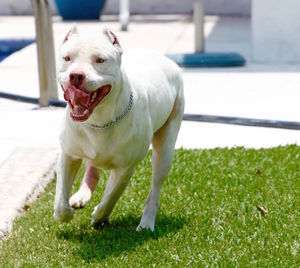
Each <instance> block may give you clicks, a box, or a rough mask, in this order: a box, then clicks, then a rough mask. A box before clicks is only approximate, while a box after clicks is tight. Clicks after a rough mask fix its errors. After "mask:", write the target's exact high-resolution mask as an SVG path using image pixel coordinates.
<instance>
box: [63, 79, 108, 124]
mask: <svg viewBox="0 0 300 268" xmlns="http://www.w3.org/2000/svg"><path fill="white" fill-rule="evenodd" d="M62 89H63V91H64V98H65V100H66V101H67V102H68V104H69V106H70V108H71V112H70V116H71V118H72V120H74V121H85V120H87V119H88V118H89V116H90V115H91V114H92V112H93V110H94V109H95V107H96V106H97V105H98V104H99V103H100V102H101V101H102V100H103V99H104V98H105V96H107V95H108V93H109V92H110V90H111V85H105V86H102V87H100V88H98V89H97V90H95V91H92V92H89V91H87V90H85V89H80V88H76V87H75V86H72V85H70V86H69V87H67V88H66V89H64V87H62Z"/></svg>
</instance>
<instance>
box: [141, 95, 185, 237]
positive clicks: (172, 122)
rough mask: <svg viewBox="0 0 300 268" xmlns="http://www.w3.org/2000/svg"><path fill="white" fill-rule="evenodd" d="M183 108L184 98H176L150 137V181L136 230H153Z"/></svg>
mask: <svg viewBox="0 0 300 268" xmlns="http://www.w3.org/2000/svg"><path fill="white" fill-rule="evenodd" d="M183 110H184V99H183V97H182V98H177V100H176V102H175V104H174V107H173V111H172V113H171V115H170V116H169V119H168V120H167V122H166V123H165V124H164V125H163V127H161V128H160V129H159V130H158V131H157V132H155V133H154V136H153V139H152V147H153V154H152V183H151V190H150V192H149V195H148V198H147V201H146V206H145V208H144V212H143V216H142V219H141V222H140V224H139V226H138V227H137V228H136V230H137V231H140V230H142V229H150V230H151V231H154V224H155V217H156V214H157V210H158V205H159V195H160V190H161V188H162V183H163V181H164V179H165V177H166V176H167V175H168V173H169V171H170V169H171V166H172V162H173V156H174V150H175V143H176V139H177V135H178V132H179V128H180V125H181V120H182V116H183Z"/></svg>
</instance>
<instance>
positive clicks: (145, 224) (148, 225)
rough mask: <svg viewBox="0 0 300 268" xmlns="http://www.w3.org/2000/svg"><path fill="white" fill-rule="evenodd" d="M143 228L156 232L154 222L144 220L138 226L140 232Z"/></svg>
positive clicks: (137, 229)
mask: <svg viewBox="0 0 300 268" xmlns="http://www.w3.org/2000/svg"><path fill="white" fill-rule="evenodd" d="M142 230H151V231H152V232H154V222H153V221H152V222H150V221H149V222H147V221H143V220H142V221H141V223H140V224H139V226H138V227H136V231H137V232H140V231H142Z"/></svg>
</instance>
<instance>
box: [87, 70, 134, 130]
mask: <svg viewBox="0 0 300 268" xmlns="http://www.w3.org/2000/svg"><path fill="white" fill-rule="evenodd" d="M126 80H127V82H125V83H124V81H126ZM128 85H129V83H128V79H127V76H126V74H125V73H124V72H121V71H120V75H119V79H118V80H117V81H116V82H115V84H114V85H113V88H112V91H111V92H110V94H109V95H108V98H107V99H106V100H105V101H104V102H103V103H101V104H100V105H99V106H98V107H96V109H95V110H94V112H93V114H92V115H91V117H90V118H89V119H88V120H87V121H86V123H85V124H86V126H87V127H93V126H94V128H97V126H98V128H99V129H105V128H106V127H103V126H106V125H108V127H109V125H113V124H112V122H115V121H116V119H117V118H118V117H120V116H122V115H124V113H125V112H126V111H127V110H128V109H130V108H131V105H132V92H131V88H130V86H128ZM127 112H128V111H127ZM108 127H107V128H108Z"/></svg>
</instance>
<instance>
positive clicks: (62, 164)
mask: <svg viewBox="0 0 300 268" xmlns="http://www.w3.org/2000/svg"><path fill="white" fill-rule="evenodd" d="M81 161H82V160H81V159H73V158H72V157H71V156H69V155H67V154H65V153H64V152H62V153H61V154H60V157H59V160H58V170H57V181H56V194H55V202H54V218H55V219H56V220H58V221H60V222H67V221H69V220H71V219H72V218H73V216H74V209H73V208H71V207H70V206H69V195H70V192H71V188H72V185H73V182H74V179H75V176H76V174H77V172H78V169H79V167H80V164H81Z"/></svg>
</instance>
